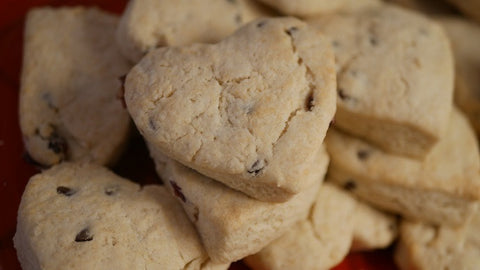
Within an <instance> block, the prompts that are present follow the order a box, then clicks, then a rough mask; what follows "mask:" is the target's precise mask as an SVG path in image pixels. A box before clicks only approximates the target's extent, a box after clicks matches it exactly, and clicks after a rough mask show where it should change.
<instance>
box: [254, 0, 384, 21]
mask: <svg viewBox="0 0 480 270" xmlns="http://www.w3.org/2000/svg"><path fill="white" fill-rule="evenodd" d="M259 1H260V2H263V3H265V4H267V5H269V6H271V7H272V8H275V9H276V10H278V11H280V12H282V13H283V14H286V15H293V16H300V17H311V16H316V15H321V14H325V13H331V12H338V11H344V10H354V9H359V8H364V7H369V6H373V5H378V4H379V3H380V1H379V0H335V1H331V0H295V1H292V0H259Z"/></svg>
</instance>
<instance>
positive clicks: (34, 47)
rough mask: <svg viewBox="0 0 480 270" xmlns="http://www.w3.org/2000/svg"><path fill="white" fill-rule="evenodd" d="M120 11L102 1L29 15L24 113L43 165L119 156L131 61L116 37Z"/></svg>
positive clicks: (28, 140)
mask: <svg viewBox="0 0 480 270" xmlns="http://www.w3.org/2000/svg"><path fill="white" fill-rule="evenodd" d="M117 25H118V18H117V17H116V16H114V15H112V14H109V13H106V12H103V11H100V10H98V9H95V8H83V7H64V8H49V7H47V8H37V9H33V10H31V11H30V12H29V13H28V15H27V19H26V24H25V37H24V42H25V44H24V55H23V67H22V78H21V86H20V104H19V119H20V127H21V129H22V135H23V138H24V141H25V146H26V149H27V151H28V153H29V154H30V155H31V156H32V158H33V159H34V160H35V161H37V162H38V163H41V164H42V165H47V166H50V165H53V164H57V163H59V162H61V161H63V160H70V161H89V162H94V163H98V164H111V163H112V162H113V161H114V160H115V159H116V157H117V156H118V154H119V152H120V150H121V149H122V145H123V144H124V143H125V141H126V139H127V137H128V134H129V129H130V119H129V116H128V113H127V111H126V110H125V108H123V107H122V103H121V101H120V100H118V98H116V96H117V92H118V90H119V89H120V87H121V85H120V81H119V80H118V78H119V76H122V75H125V74H126V73H127V72H128V70H129V69H130V65H129V63H128V62H127V60H126V59H124V58H123V57H122V56H121V54H120V52H119V50H118V49H117V48H116V46H115V44H114V40H115V37H114V34H115V29H116V28H117Z"/></svg>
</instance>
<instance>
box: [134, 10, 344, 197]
mask: <svg viewBox="0 0 480 270" xmlns="http://www.w3.org/2000/svg"><path fill="white" fill-rule="evenodd" d="M335 84H336V81H335V69H334V59H333V53H332V51H331V48H330V44H329V43H328V42H327V41H326V40H325V39H324V38H323V36H322V35H321V34H320V33H319V32H318V31H316V30H313V29H312V28H309V27H308V26H307V25H306V24H305V23H303V22H301V21H299V20H297V19H294V18H282V19H262V20H257V21H254V22H252V23H250V24H248V25H246V26H245V27H242V28H241V29H240V30H239V31H237V32H236V33H235V34H233V35H232V36H230V37H228V38H226V39H225V40H223V41H221V42H220V43H217V44H214V45H209V44H195V45H192V46H185V47H170V48H159V49H157V50H154V51H152V52H150V53H149V54H147V56H146V57H144V58H143V59H142V61H141V62H140V63H139V64H137V65H136V66H135V67H134V68H133V69H132V70H131V71H130V73H129V74H128V76H127V79H126V83H125V100H126V104H127V108H128V110H129V112H130V114H131V116H132V118H133V120H134V122H135V124H136V125H137V127H138V129H139V131H140V132H141V134H142V135H143V136H144V137H145V139H146V140H147V141H148V143H149V145H150V146H151V147H152V148H153V150H155V151H157V150H158V151H159V152H161V153H164V154H165V155H166V156H168V157H170V158H172V159H174V160H177V161H179V162H180V163H182V164H184V165H185V166H188V167H191V168H193V169H195V170H196V171H199V172H200V173H202V174H204V175H206V176H209V177H211V178H213V179H215V180H217V181H220V182H223V183H225V184H226V185H228V186H230V187H232V188H234V189H237V190H240V191H242V192H244V193H246V194H248V195H250V196H252V197H254V198H256V199H259V200H264V201H285V200H288V199H289V198H291V197H292V196H293V195H294V194H297V193H298V192H300V191H302V190H304V189H306V188H308V187H309V186H311V185H312V184H313V183H314V182H315V181H316V180H317V179H316V176H315V173H314V171H313V170H312V169H311V168H312V166H311V164H312V162H315V160H316V153H317V150H318V149H319V148H320V146H321V144H322V142H323V139H324V136H325V133H326V130H327V128H328V126H329V123H330V121H331V120H332V118H333V115H334V113H335V107H336V105H335V99H336V93H335Z"/></svg>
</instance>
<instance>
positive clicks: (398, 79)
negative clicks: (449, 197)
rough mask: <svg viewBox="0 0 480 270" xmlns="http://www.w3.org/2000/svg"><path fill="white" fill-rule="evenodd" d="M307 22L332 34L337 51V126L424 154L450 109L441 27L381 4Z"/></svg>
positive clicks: (449, 66) (392, 148)
mask: <svg viewBox="0 0 480 270" xmlns="http://www.w3.org/2000/svg"><path fill="white" fill-rule="evenodd" d="M310 25H311V26H312V27H315V28H317V29H319V30H321V31H322V32H323V33H324V34H325V35H327V36H329V37H330V39H331V42H332V45H333V48H334V51H335V57H336V70H337V81H338V87H337V93H338V99H337V113H336V115H335V126H336V127H338V128H340V129H342V130H344V131H346V132H347V133H350V134H354V135H356V136H359V137H362V138H364V139H365V140H367V141H369V142H371V143H373V144H375V145H377V146H379V147H381V148H382V149H384V150H385V151H388V152H390V153H394V154H400V155H406V156H411V157H415V158H417V159H423V158H424V157H425V156H426V155H427V154H428V152H430V150H431V149H432V147H433V146H434V145H435V144H436V143H437V142H438V140H439V139H440V138H441V137H442V136H443V135H444V133H445V130H446V127H447V124H448V119H449V115H450V112H451V108H452V99H453V98H452V97H453V77H454V76H453V68H454V64H453V58H452V53H451V49H450V46H449V41H448V39H447V37H446V35H445V33H444V31H443V29H442V28H441V27H440V26H439V25H438V24H436V23H435V22H433V21H431V20H429V19H427V18H426V17H424V16H422V15H420V14H417V13H415V12H411V11H408V10H405V9H402V8H398V7H395V6H393V5H387V4H384V5H382V6H379V7H374V8H368V9H362V10H361V11H358V12H349V13H347V12H346V13H339V14H334V15H330V16H324V17H320V18H319V19H314V20H311V21H310Z"/></svg>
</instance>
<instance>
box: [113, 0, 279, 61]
mask: <svg viewBox="0 0 480 270" xmlns="http://www.w3.org/2000/svg"><path fill="white" fill-rule="evenodd" d="M268 15H270V13H269V12H268V11H267V10H266V9H265V8H263V7H262V6H261V5H259V4H257V3H256V2H255V1H254V0H175V1H172V0H130V1H129V3H128V5H127V8H126V9H125V12H124V13H123V15H122V19H121V20H120V25H119V27H118V30H117V44H118V47H119V48H120V49H121V51H122V53H123V54H124V55H125V57H128V59H130V60H131V61H133V62H134V63H137V62H138V61H139V60H140V59H141V58H142V57H143V56H144V55H145V54H146V53H147V52H148V51H149V50H151V49H154V48H157V47H160V46H180V45H190V44H193V43H196V42H205V43H210V42H217V41H220V40H221V39H222V38H224V37H226V36H228V35H230V34H231V33H233V32H234V31H235V30H236V29H237V28H239V27H241V26H242V25H243V24H245V23H247V22H250V21H251V20H254V19H256V18H259V17H266V16H268Z"/></svg>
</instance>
